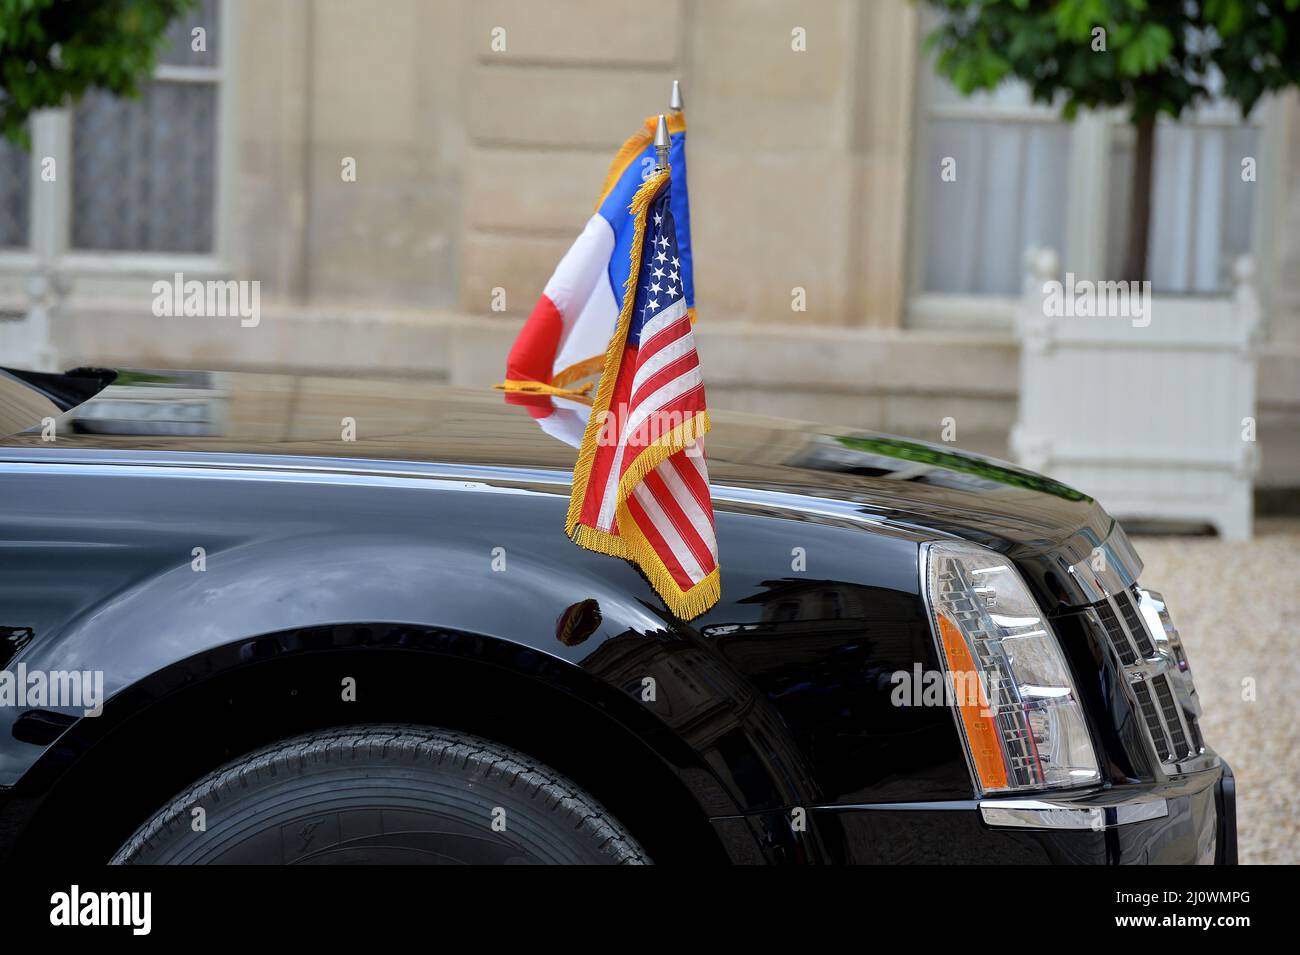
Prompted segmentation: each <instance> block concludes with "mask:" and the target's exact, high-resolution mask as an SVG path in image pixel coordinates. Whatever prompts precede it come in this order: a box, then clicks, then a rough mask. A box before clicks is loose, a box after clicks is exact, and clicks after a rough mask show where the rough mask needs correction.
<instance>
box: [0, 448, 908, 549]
mask: <svg viewBox="0 0 1300 955" xmlns="http://www.w3.org/2000/svg"><path fill="white" fill-rule="evenodd" d="M35 468H41V469H44V470H49V471H53V472H57V473H82V474H84V473H93V474H96V475H112V474H121V473H127V472H134V473H143V474H155V475H159V474H166V473H171V472H185V473H189V474H193V475H195V476H198V477H209V478H216V477H224V476H238V477H246V478H248V479H251V480H268V481H296V480H302V481H309V482H315V483H326V484H328V483H357V484H390V485H395V486H411V487H421V486H423V487H427V486H429V485H430V483H431V482H436V481H442V482H446V483H448V484H450V483H453V482H454V483H458V484H461V485H463V488H464V489H466V490H469V489H481V490H499V491H503V490H507V489H514V488H507V487H506V486H505V485H532V486H533V487H529V488H518V492H519V493H525V492H526V491H534V492H537V493H547V492H543V491H540V487H542V486H545V487H548V488H552V487H553V488H556V489H557V490H556V493H562V494H564V495H565V496H567V495H568V489H569V486H570V485H571V484H572V483H573V475H572V473H571V472H570V471H568V470H564V469H561V468H538V467H519V466H516V465H500V464H482V465H477V464H441V463H433V462H425V461H402V460H397V459H393V460H388V459H377V458H332V457H330V458H327V457H319V456H313V455H286V454H276V453H271V454H253V453H246V452H240V453H231V454H226V453H223V452H220V451H149V450H126V451H117V450H108V449H78V450H77V451H74V452H62V451H59V450H56V449H40V448H4V447H0V473H4V472H6V471H30V470H32V469H35ZM340 478H346V479H347V480H340ZM709 488H710V491H711V492H712V494H713V500H714V502H715V503H718V502H722V503H727V504H739V505H742V506H751V507H769V508H775V509H778V510H789V511H798V512H800V513H804V514H816V515H819V516H821V517H829V518H832V519H838V520H842V521H846V522H849V523H855V524H865V525H868V526H873V527H880V526H894V527H915V526H916V525H912V524H909V523H908V522H907V521H906V520H900V519H895V518H890V517H887V516H885V515H882V514H874V513H872V512H871V511H870V510H869V508H868V506H867V505H864V504H860V503H856V502H852V501H837V500H834V499H831V498H822V497H812V496H804V495H800V494H788V493H785V492H781V491H768V490H761V491H760V490H754V489H751V488H745V487H732V486H729V485H721V484H710V485H709ZM925 530H929V532H930V533H933V531H932V530H930V529H928V528H926V529H925Z"/></svg>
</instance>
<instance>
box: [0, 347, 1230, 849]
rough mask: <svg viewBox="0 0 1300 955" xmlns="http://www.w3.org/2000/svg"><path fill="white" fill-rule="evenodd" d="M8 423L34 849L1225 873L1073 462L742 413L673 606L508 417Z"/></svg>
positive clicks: (447, 410) (2, 564)
mask: <svg viewBox="0 0 1300 955" xmlns="http://www.w3.org/2000/svg"><path fill="white" fill-rule="evenodd" d="M0 425H3V427H0V433H3V434H7V435H8V437H4V438H0V859H3V860H4V861H6V862H9V863H11V864H13V863H23V862H26V861H28V860H32V859H36V858H38V857H45V858H48V857H50V853H52V852H59V853H62V855H61V856H59V857H60V858H64V859H75V860H82V861H85V862H91V863H97V862H109V861H112V862H117V863H128V864H130V863H135V864H139V863H249V862H252V863H294V864H339V863H372V862H412V863H462V862H475V863H506V862H534V863H535V862H551V863H587V862H593V863H642V862H655V863H661V864H672V863H709V862H732V863H835V862H846V863H886V864H897V863H990V862H992V863H1100V864H1118V863H1220V864H1224V863H1235V862H1236V827H1235V819H1234V812H1235V808H1234V807H1235V798H1234V789H1233V778H1232V773H1231V771H1230V769H1229V768H1228V766H1227V765H1226V764H1225V763H1224V761H1223V760H1222V759H1220V758H1219V757H1218V756H1217V755H1216V754H1215V752H1214V751H1213V750H1212V749H1211V748H1210V747H1209V745H1208V744H1207V741H1206V740H1205V739H1203V738H1202V735H1201V729H1200V722H1199V719H1198V717H1199V714H1200V705H1199V703H1198V700H1197V695H1196V690H1195V687H1194V685H1193V682H1192V675H1191V671H1190V669H1189V666H1188V660H1187V657H1186V655H1185V653H1184V652H1183V648H1182V645H1181V643H1180V640H1179V635H1178V631H1177V630H1176V629H1175V625H1174V622H1173V620H1172V618H1171V616H1170V613H1169V610H1168V609H1167V608H1166V607H1165V604H1164V601H1163V600H1162V598H1161V596H1160V594H1159V593H1158V592H1155V591H1152V590H1149V589H1147V588H1146V586H1145V585H1144V584H1145V583H1146V582H1140V581H1139V574H1140V571H1141V562H1140V561H1139V559H1138V556H1137V554H1136V553H1135V552H1134V549H1133V547H1132V546H1131V545H1130V543H1129V541H1128V539H1127V538H1126V536H1125V533H1124V531H1123V529H1122V528H1121V527H1120V526H1119V525H1118V524H1117V523H1116V522H1115V521H1114V520H1113V519H1112V518H1111V517H1110V516H1109V515H1108V514H1107V513H1106V511H1105V510H1103V509H1102V507H1101V506H1100V505H1099V504H1098V503H1097V502H1096V501H1094V500H1092V499H1091V498H1089V497H1087V496H1086V495H1085V494H1083V493H1080V492H1078V491H1075V490H1073V489H1071V488H1068V487H1065V486H1064V485H1061V484H1059V483H1057V482H1055V481H1052V480H1050V479H1049V478H1046V477H1042V476H1040V475H1036V474H1033V473H1030V472H1027V471H1024V470H1021V469H1019V468H1016V467H1013V466H1011V465H1007V464H1003V463H1001V462H997V461H993V460H990V459H987V458H983V457H978V456H973V455H966V454H962V453H959V452H956V451H954V450H952V449H950V448H947V447H940V446H932V445H926V444H921V443H917V442H913V441H908V440H903V439H900V438H894V437H888V436H882V435H876V434H865V433H861V432H855V431H849V430H842V429H835V428H826V427H820V426H815V425H811V424H807V423H803V422H793V421H784V420H777V419H768V418H757V417H749V416H742V415H726V414H722V413H717V414H715V416H714V423H713V432H712V434H710V435H709V437H708V439H707V450H708V455H709V470H710V476H711V480H712V483H713V500H714V506H715V510H716V520H717V533H718V545H719V551H720V554H721V577H722V598H721V600H720V601H719V602H718V603H717V605H716V606H714V607H713V608H712V609H711V610H709V611H708V612H707V613H705V614H703V615H702V616H700V617H697V618H696V619H694V620H692V621H689V622H684V621H682V620H679V619H676V618H675V617H674V616H673V615H672V614H671V613H669V612H668V611H667V610H666V609H665V607H664V605H663V602H662V601H661V600H660V599H659V598H658V597H657V596H656V594H655V592H654V590H653V589H652V588H651V587H650V585H649V584H648V583H647V581H646V580H645V579H644V578H643V577H642V576H641V575H640V574H639V573H638V572H637V571H636V569H635V568H634V567H633V566H631V565H630V564H628V563H625V562H624V561H621V560H617V559H613V558H609V557H604V556H600V555H597V554H594V553H591V552H588V551H586V550H583V549H581V548H578V547H576V546H574V545H573V544H572V543H570V542H569V540H568V539H567V538H566V537H565V534H564V519H565V512H566V508H567V504H568V494H569V487H568V485H569V480H570V475H571V471H572V468H573V464H574V456H575V452H574V450H573V449H572V448H570V447H568V446H567V445H564V444H562V443H560V442H558V441H555V440H553V439H551V438H549V437H547V435H546V434H544V433H543V432H542V431H541V430H540V429H538V428H537V427H536V425H535V424H534V423H533V422H532V420H531V419H530V418H529V417H528V416H527V415H525V414H521V413H520V411H519V409H517V408H514V407H510V406H507V405H505V404H503V403H502V401H501V399H500V397H499V396H498V395H496V394H494V393H492V392H488V391H483V392H478V391H470V390H456V389H451V388H446V387H439V386H431V385H430V386H426V385H419V384H412V383H395V382H383V381H350V380H340V379H329V378H312V377H300V376H293V375H270V376H267V375H253V374H227V373H214V372H170V371H147V370H134V371H133V370H117V371H110V370H101V369H77V370H73V371H70V372H68V373H66V374H40V373H33V372H24V371H18V370H5V371H0ZM87 794H93V800H91V801H90V802H89V803H88V801H87Z"/></svg>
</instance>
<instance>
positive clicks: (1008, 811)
mask: <svg viewBox="0 0 1300 955" xmlns="http://www.w3.org/2000/svg"><path fill="white" fill-rule="evenodd" d="M979 807H980V815H981V816H982V817H983V818H984V821H985V822H986V823H988V824H989V825H990V826H999V827H1002V828H1010V829H1092V830H1094V831H1098V832H1099V831H1102V830H1105V829H1114V828H1116V827H1117V826H1127V825H1132V824H1133V823H1135V822H1146V821H1148V820H1151V819H1163V818H1164V817H1166V816H1168V815H1169V803H1168V802H1167V801H1166V800H1164V799H1147V800H1143V801H1141V802H1129V803H1116V804H1115V805H1113V806H1079V805H1074V804H1070V803H1060V802H1051V801H1048V800H1045V799H982V800H980V804H979Z"/></svg>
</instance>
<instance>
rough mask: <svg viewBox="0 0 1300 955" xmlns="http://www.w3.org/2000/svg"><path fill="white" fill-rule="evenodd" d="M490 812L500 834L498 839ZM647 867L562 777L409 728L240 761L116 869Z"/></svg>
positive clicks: (310, 743) (296, 745) (351, 732)
mask: <svg viewBox="0 0 1300 955" xmlns="http://www.w3.org/2000/svg"><path fill="white" fill-rule="evenodd" d="M196 807H201V808H202V809H203V810H204V812H205V813H206V830H205V831H201V832H195V831H194V829H193V827H192V819H193V818H194V816H193V810H194V809H195V808H196ZM502 810H504V816H502V814H501V811H502ZM494 811H495V813H496V816H497V818H498V820H500V819H504V831H496V830H495V829H494V826H493V818H494ZM496 828H497V829H499V828H501V826H500V822H498V824H497V827H496ZM649 861H650V860H649V858H648V857H647V856H646V853H645V850H644V849H642V848H641V846H640V845H639V844H638V843H637V841H636V840H635V839H633V838H632V836H631V835H629V834H628V832H627V830H625V829H624V828H623V827H622V826H621V825H620V824H619V823H618V822H617V821H616V820H615V819H614V818H613V817H612V816H610V814H609V813H608V812H606V811H605V809H604V808H603V807H602V806H601V805H600V804H599V803H597V802H596V800H595V799H593V798H592V797H591V796H590V795H588V794H587V793H585V792H583V791H582V790H581V789H580V788H578V786H577V785H576V784H574V783H573V782H572V781H571V780H569V779H566V778H565V777H563V776H561V775H560V774H559V773H557V772H555V770H553V769H549V768H548V767H546V766H543V765H542V764H541V763H539V762H537V761H536V760H534V759H531V758H530V757H528V756H525V755H524V754H522V753H520V752H517V751H515V750H513V749H510V748H508V747H506V746H502V745H500V744H499V743H493V742H490V741H489V740H485V739H480V738H479V737H476V736H470V735H468V734H466V733H454V732H451V731H449V730H439V729H432V728H429V727H423V726H408V725H399V724H384V725H373V726H347V727H341V728H338V729H330V730H322V731H320V732H315V733H308V734H306V735H303V736H298V737H295V738H294V739H289V740H285V741H283V742H279V743H274V744H272V745H270V746H267V747H265V748H263V749H260V750H258V751H256V752H254V753H251V754H249V755H247V756H244V757H241V758H240V759H237V760H235V761H234V762H232V763H229V764H227V765H226V766H223V767H222V768H220V769H218V770H216V771H215V772H213V773H210V774H209V775H207V776H205V777H204V778H203V779H200V780H199V781H198V782H197V783H195V784H194V785H193V786H191V787H190V788H189V789H187V790H185V791H184V792H183V793H181V794H180V795H178V796H177V797H176V798H175V799H173V800H172V801H171V802H169V803H168V804H167V805H166V806H164V807H163V808H162V809H160V810H159V811H158V812H157V813H156V814H155V815H154V816H153V818H151V819H150V820H149V821H148V822H146V823H145V824H144V825H143V826H141V827H140V828H139V829H138V830H136V833H135V835H133V836H132V837H131V838H130V839H128V840H127V841H126V843H125V844H124V845H123V846H122V848H120V849H119V850H118V851H117V854H116V855H114V856H113V859H112V863H113V864H115V865H149V864H296V865H365V864H432V865H447V864H451V865H455V864H497V863H516V864H520V863H522V864H536V863H558V864H572V863H595V864H606V865H610V864H612V865H629V864H648V863H649Z"/></svg>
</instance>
